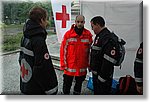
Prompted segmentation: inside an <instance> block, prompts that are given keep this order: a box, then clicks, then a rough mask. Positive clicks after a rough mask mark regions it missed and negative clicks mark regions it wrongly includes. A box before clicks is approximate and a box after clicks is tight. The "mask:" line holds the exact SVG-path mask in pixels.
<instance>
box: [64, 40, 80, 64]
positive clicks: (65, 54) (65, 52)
mask: <svg viewBox="0 0 150 102" xmlns="http://www.w3.org/2000/svg"><path fill="white" fill-rule="evenodd" d="M71 41H76V42H77V39H76V38H69V39H67V40H66V44H65V46H64V64H65V65H66V64H67V61H66V56H67V46H68V42H71Z"/></svg>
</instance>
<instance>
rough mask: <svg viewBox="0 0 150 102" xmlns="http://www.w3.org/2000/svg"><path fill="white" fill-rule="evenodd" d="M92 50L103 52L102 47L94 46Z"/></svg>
mask: <svg viewBox="0 0 150 102" xmlns="http://www.w3.org/2000/svg"><path fill="white" fill-rule="evenodd" d="M92 49H93V50H101V49H102V48H101V47H98V46H94V45H93V46H92Z"/></svg>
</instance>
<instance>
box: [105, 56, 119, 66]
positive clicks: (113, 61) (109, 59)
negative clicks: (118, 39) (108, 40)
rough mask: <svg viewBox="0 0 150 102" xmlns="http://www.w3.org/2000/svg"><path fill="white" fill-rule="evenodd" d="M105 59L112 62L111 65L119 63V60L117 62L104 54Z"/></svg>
mask: <svg viewBox="0 0 150 102" xmlns="http://www.w3.org/2000/svg"><path fill="white" fill-rule="evenodd" d="M104 58H105V59H106V60H108V61H110V62H111V63H114V64H116V63H117V60H115V59H114V58H112V57H110V56H108V55H106V54H104Z"/></svg>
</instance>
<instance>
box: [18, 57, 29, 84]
mask: <svg viewBox="0 0 150 102" xmlns="http://www.w3.org/2000/svg"><path fill="white" fill-rule="evenodd" d="M20 75H21V79H22V81H23V82H24V83H27V82H28V81H29V80H30V79H31V77H32V69H31V66H30V65H29V63H28V62H27V61H26V60H25V59H22V60H21V68H20Z"/></svg>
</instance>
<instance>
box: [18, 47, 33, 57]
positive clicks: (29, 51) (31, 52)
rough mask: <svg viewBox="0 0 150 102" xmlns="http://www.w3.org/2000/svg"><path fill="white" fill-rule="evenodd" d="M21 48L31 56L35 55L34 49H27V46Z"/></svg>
mask: <svg viewBox="0 0 150 102" xmlns="http://www.w3.org/2000/svg"><path fill="white" fill-rule="evenodd" d="M20 49H21V51H22V52H23V53H25V54H27V55H29V56H34V53H33V51H31V50H28V49H26V48H25V47H21V48H20Z"/></svg>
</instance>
